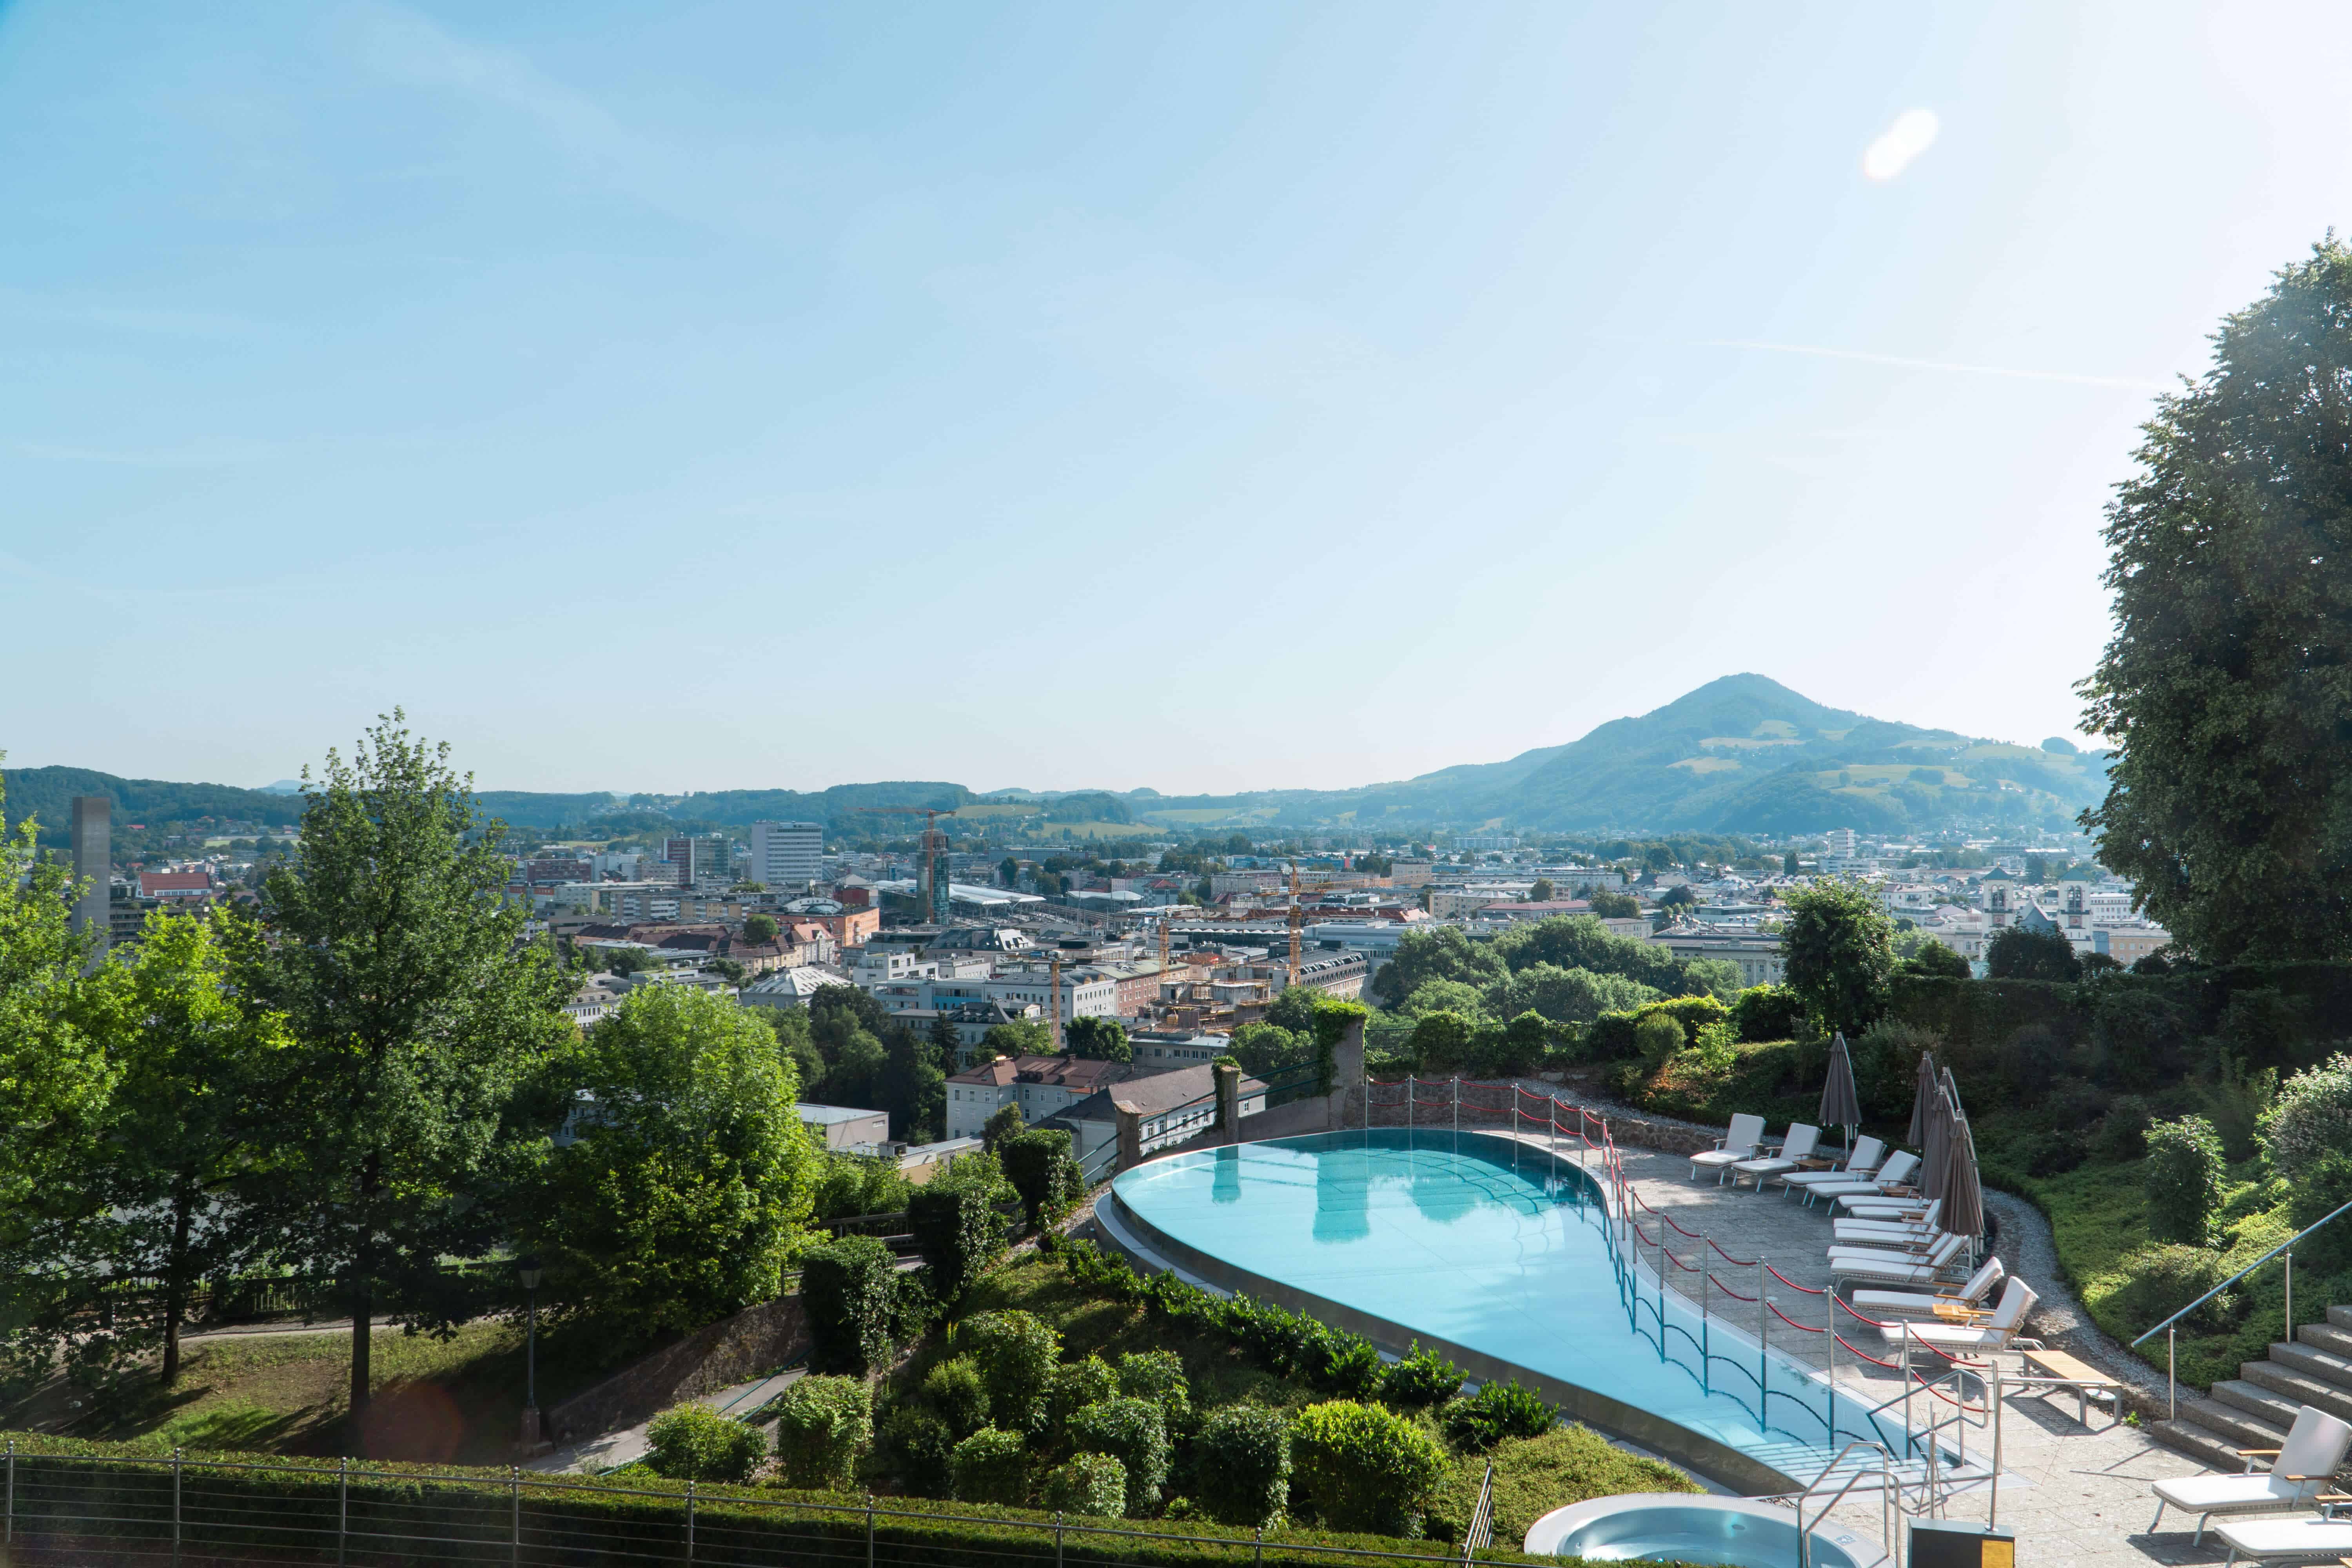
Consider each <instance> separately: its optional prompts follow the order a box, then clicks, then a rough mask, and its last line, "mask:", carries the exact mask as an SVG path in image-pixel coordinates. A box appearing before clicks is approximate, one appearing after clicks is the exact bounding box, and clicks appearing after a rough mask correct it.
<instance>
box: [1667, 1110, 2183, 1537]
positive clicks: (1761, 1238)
mask: <svg viewBox="0 0 2352 1568" xmlns="http://www.w3.org/2000/svg"><path fill="white" fill-rule="evenodd" d="M1623 1155H1624V1163H1625V1170H1626V1173H1627V1175H1628V1176H1630V1177H1631V1178H1632V1179H1633V1183H1634V1184H1635V1189H1636V1191H1637V1192H1638V1193H1639V1194H1640V1195H1641V1197H1642V1200H1643V1202H1644V1203H1646V1204H1648V1205H1651V1206H1652V1207H1654V1208H1655V1209H1657V1210H1660V1211H1663V1212H1664V1213H1665V1214H1667V1215H1671V1216H1672V1217H1673V1218H1674V1220H1675V1223H1676V1224H1678V1225H1680V1226H1684V1227H1685V1228H1686V1229H1688V1230H1691V1231H1694V1232H1697V1233H1698V1234H1700V1235H1702V1236H1705V1237H1709V1238H1710V1239H1712V1240H1713V1241H1715V1242H1717V1243H1719V1244H1721V1246H1722V1247H1724V1249H1725V1250H1727V1251H1728V1252H1730V1253H1731V1254H1732V1255H1733V1256H1734V1257H1736V1258H1742V1259H1751V1258H1759V1257H1760V1258H1763V1259H1764V1260H1765V1261H1767V1262H1769V1264H1771V1266H1772V1267H1773V1268H1777V1269H1779V1270H1780V1272H1781V1273H1782V1274H1785V1275H1787V1276H1788V1278H1789V1279H1790V1280H1793V1281H1795V1282H1796V1283H1797V1284H1799V1285H1805V1286H1811V1287H1813V1288H1815V1289H1821V1288H1823V1287H1826V1286H1827V1285H1828V1284H1829V1282H1830V1281H1829V1271H1828V1266H1827V1260H1826V1258H1825V1257H1824V1255H1823V1254H1824V1249H1825V1248H1826V1247H1827V1246H1828V1245H1829V1241H1830V1235H1831V1232H1830V1215H1829V1211H1828V1209H1827V1207H1826V1206H1822V1207H1817V1208H1811V1209H1809V1208H1806V1207H1805V1206H1804V1205H1803V1204H1802V1203H1801V1202H1800V1201H1798V1200H1796V1199H1793V1198H1790V1197H1787V1196H1785V1195H1783V1194H1781V1193H1780V1191H1779V1190H1777V1189H1775V1190H1772V1191H1769V1192H1766V1193H1764V1194H1760V1195H1759V1194H1758V1193H1757V1192H1756V1190H1755V1189H1754V1188H1753V1187H1752V1186H1751V1187H1741V1188H1738V1189H1734V1188H1732V1187H1731V1186H1729V1185H1722V1186H1717V1184H1715V1182H1714V1180H1713V1178H1712V1177H1711V1176H1701V1177H1700V1178H1699V1179H1698V1180H1696V1181H1693V1180H1691V1179H1690V1176H1689V1171H1690V1163H1689V1161H1688V1159H1687V1158H1686V1157H1685V1156H1680V1155H1675V1154H1667V1153H1661V1152H1655V1151H1652V1150H1646V1149H1626V1150H1624V1151H1623ZM2001 1213H2002V1217H2003V1234H2002V1236H2001V1237H2000V1242H1999V1243H1998V1244H1997V1245H1996V1246H1995V1247H1994V1250H1995V1251H1996V1252H1997V1253H1999V1254H2000V1258H2001V1261H2002V1262H2003V1263H2004V1264H2009V1265H2011V1267H2012V1271H2013V1272H2017V1273H2020V1274H2021V1275H2022V1276H2023V1278H2024V1279H2025V1280H2026V1283H2028V1284H2029V1285H2032V1287H2033V1288H2034V1289H2035V1290H2036V1291H2037V1292H2039V1293H2041V1294H2042V1296H2043V1297H2044V1298H2045V1299H2047V1300H2051V1301H2053V1303H2054V1304H2055V1306H2054V1309H2053V1313H2052V1314H2051V1316H2052V1317H2053V1318H2054V1319H2056V1320H2057V1321H2056V1323H2055V1324H2052V1323H2048V1322H2045V1321H2041V1320H2042V1314H2041V1313H2040V1312H2039V1311H2038V1310H2037V1314H2036V1316H2037V1321H2036V1322H2035V1323H2034V1324H2033V1325H2032V1327H2034V1328H2036V1329H2040V1330H2043V1331H2044V1332H2045V1334H2046V1333H2047V1332H2048V1331H2050V1330H2051V1329H2053V1328H2054V1327H2058V1326H2061V1325H2063V1329H2064V1330H2065V1331H2064V1332H2063V1335H2061V1336H2060V1337H2062V1338H2063V1340H2064V1341H2065V1342H2067V1345H2068V1348H2069V1349H2072V1350H2074V1351H2075V1352H2076V1353H2078V1354H2080V1353H2084V1352H2086V1351H2088V1350H2091V1349H2093V1348H2095V1347H2094V1346H2092V1345H2090V1344H2088V1343H2084V1342H2080V1339H2079V1335H2080V1334H2081V1333H2082V1332H2083V1331H2087V1332H2089V1333H2090V1334H2092V1335H2095V1333H2096V1331H2095V1330H2088V1329H2087V1325H2086V1324H2084V1323H2083V1322H2082V1321H2081V1319H2080V1316H2079V1311H2078V1310H2076V1309H2075V1308H2074V1306H2073V1298H2072V1296H2071V1294H2069V1293H2068V1292H2067V1291H2066V1290H2065V1289H2064V1288H2063V1285H2062V1284H2061V1283H2060V1282H2059V1281H2058V1280H2056V1279H2053V1278H2052V1277H2051V1274H2050V1268H2051V1262H2050V1259H2051V1254H2050V1252H2049V1250H2048V1247H2047V1244H2046V1243H2047V1238H2046V1234H2045V1235H2044V1236H2042V1237H2036V1236H2035V1235H2034V1234H2033V1227H2034V1226H2037V1225H2038V1224H2039V1216H2038V1215H2032V1211H2031V1210H2028V1209H2025V1208H2024V1205H2002V1208H2001ZM1643 1220H1644V1227H1645V1229H1647V1230H1648V1231H1649V1232H1650V1234H1651V1235H1652V1237H1655V1236H1656V1234H1657V1226H1656V1223H1655V1221H1654V1219H1653V1218H1651V1217H1650V1216H1648V1215H1644V1216H1643ZM2037 1240H2039V1241H2041V1243H2042V1245H2040V1246H2036V1245H2035V1243H2036V1241H2037ZM1667 1245H1668V1248H1669V1252H1670V1254H1671V1256H1672V1257H1673V1258H1676V1259H1680V1260H1682V1261H1684V1262H1690V1261H1694V1260H1695V1258H1694V1255H1695V1254H1696V1251H1697V1250H1698V1248H1699V1243H1698V1242H1696V1241H1694V1240H1690V1239H1687V1238H1685V1237H1682V1236H1680V1235H1678V1234H1672V1233H1670V1234H1669V1237H1668V1243H1667ZM1654 1257H1655V1248H1654V1247H1653V1246H1645V1247H1643V1260H1644V1262H1645V1263H1648V1262H1650V1260H1652V1259H1654ZM1668 1272H1669V1273H1670V1274H1672V1275H1673V1276H1674V1277H1675V1279H1676V1280H1677V1281H1678V1282H1680V1281H1691V1282H1692V1283H1691V1284H1689V1285H1687V1286H1684V1285H1680V1284H1679V1283H1678V1289H1684V1291H1685V1294H1688V1295H1692V1296H1694V1298H1695V1296H1696V1275H1693V1274H1689V1273H1685V1272H1684V1271H1683V1270H1681V1269H1677V1268H1671V1267H1670V1268H1669V1270H1668ZM1716 1278H1717V1279H1720V1280H1722V1281H1723V1282H1724V1283H1725V1284H1727V1285H1734V1286H1735V1287H1736V1288H1737V1289H1739V1290H1740V1291H1741V1293H1742V1294H1753V1293H1754V1288H1755V1286H1754V1281H1755V1271H1754V1270H1753V1269H1752V1268H1750V1269H1747V1270H1744V1271H1738V1270H1733V1269H1731V1268H1728V1267H1727V1266H1725V1267H1719V1268H1717V1273H1716ZM1768 1285H1769V1289H1771V1291H1772V1293H1773V1294H1774V1295H1776V1296H1777V1297H1779V1298H1780V1301H1779V1305H1780V1308H1781V1310H1783V1311H1785V1312H1787V1313H1788V1315H1789V1316H1790V1317H1791V1318H1793V1319H1795V1320H1796V1321H1799V1322H1801V1323H1807V1324H1818V1323H1820V1322H1821V1321H1822V1320H1823V1312H1822V1298H1820V1297H1817V1296H1806V1295H1803V1294H1801V1292H1799V1291H1795V1290H1792V1289H1789V1288H1787V1287H1785V1286H1783V1285H1781V1284H1780V1282H1779V1281H1775V1280H1768ZM1724 1305H1725V1306H1727V1307H1729V1308H1731V1309H1733V1310H1737V1311H1738V1313H1739V1314H1740V1317H1739V1320H1738V1321H1739V1323H1740V1326H1741V1327H1742V1328H1744V1329H1746V1330H1747V1331H1748V1332H1750V1333H1753V1331H1754V1326H1755V1320H1754V1318H1753V1317H1752V1316H1750V1315H1749V1314H1750V1313H1752V1311H1753V1309H1752V1308H1748V1307H1746V1306H1745V1305H1744V1304H1741V1303H1735V1302H1727V1303H1724ZM1840 1315H1841V1317H1843V1314H1840ZM1770 1327H1771V1336H1770V1337H1771V1343H1772V1347H1773V1348H1774V1349H1775V1350H1777V1351H1780V1352H1783V1353H1784V1354H1787V1355H1790V1356H1791V1357H1795V1358H1798V1359H1801V1360H1803V1361H1806V1362H1809V1363H1811V1364H1813V1365H1815V1366H1821V1365H1822V1364H1823V1363H1824V1358H1823V1355H1822V1348H1821V1347H1822V1344H1823V1343H1824V1340H1823V1337H1822V1336H1821V1335H1819V1334H1805V1333H1801V1332H1799V1331H1796V1330H1793V1329H1790V1328H1788V1327H1787V1326H1786V1325H1784V1324H1782V1323H1780V1321H1778V1320H1773V1321H1771V1324H1770ZM1853 1327H1854V1328H1861V1327H1862V1325H1853ZM1864 1332H1867V1330H1866V1329H1865V1330H1864ZM1845 1337H1846V1339H1847V1340H1848V1341H1849V1342H1851V1343H1853V1344H1857V1345H1862V1346H1864V1348H1866V1349H1867V1348H1871V1342H1870V1341H1868V1340H1865V1339H1863V1338H1862V1337H1860V1336H1859V1335H1858V1334H1856V1333H1855V1332H1853V1330H1852V1329H1849V1330H1848V1331H1847V1332H1846V1335H1845ZM2111 1348H2112V1347H2110V1349H2111ZM2000 1359H2001V1362H2002V1364H2003V1365H2004V1366H2005V1367H2007V1368H2009V1369H2010V1370H2011V1371H2019V1370H2021V1363H2020V1362H2019V1359H2018V1358H2017V1357H2015V1356H2004V1357H2002V1358H2000ZM2085 1359H2092V1358H2091V1357H2089V1356H2088V1355H2085ZM2099 1359H2100V1361H2101V1362H2102V1363H2105V1360H2106V1357H2105V1355H2102V1356H2101V1357H2100V1358H2099ZM1864 1372H1868V1373H1871V1374H1872V1375H1869V1376H1863V1375H1861V1374H1862V1373H1864ZM2144 1377H2145V1374H2144V1373H2143V1378H2144ZM1838 1384H1839V1386H1840V1387H1841V1388H1846V1387H1852V1388H1853V1389H1854V1390H1855V1391H1856V1394H1857V1395H1858V1396H1859V1397H1862V1398H1865V1399H1867V1400H1868V1401H1869V1402H1870V1403H1871V1404H1877V1403H1880V1402H1881V1401H1883V1400H1885V1399H1886V1398H1887V1397H1889V1396H1890V1395H1894V1394H1899V1393H1900V1385H1899V1384H1896V1382H1895V1379H1894V1378H1893V1376H1892V1374H1891V1373H1884V1372H1880V1371H1878V1370H1877V1369H1875V1368H1869V1367H1856V1366H1855V1365H1853V1363H1852V1362H1851V1361H1850V1360H1849V1359H1847V1358H1845V1357H1844V1356H1843V1352H1841V1356H1840V1364H1839V1367H1838ZM1979 1440H1981V1435H1976V1434H1972V1435H1971V1441H1970V1454H1971V1457H1972V1458H1973V1457H1974V1456H1975V1454H1976V1453H1977V1451H1978V1450H1977V1447H1976V1443H1977V1442H1978V1441H1979ZM2201 1468H2203V1467H2201V1466H2200V1465H2199V1464H2198V1463H2197V1461H2196V1460H2194V1459H2192V1458H2189V1456H2187V1455H2185V1454H2182V1453H2179V1452H2178V1451H2177V1450H2175V1449H2171V1448H2168V1447H2162V1446H2160V1445H2158V1444H2157V1443H2155V1442H2154V1441H2152V1440H2151V1439H2149V1438H2148V1437H2147V1436H2144V1435H2143V1433H2142V1432H2141V1431H2140V1430H2139V1429H2138V1428H2137V1427H2135V1426H2128V1425H2124V1424H2121V1423H2116V1422H2115V1420H2114V1413H2113V1412H2112V1411H2110V1410H2102V1409H2101V1408H2100V1407H2098V1406H2096V1405H2094V1406H2092V1408H2091V1412H2090V1426H2089V1427H2088V1428H2087V1429H2086V1428H2085V1427H2084V1426H2083V1425H2082V1424H2081V1423H2080V1422H2078V1421H2077V1420H2076V1417H2075V1405H2074V1397H2073V1396H2072V1395H2071V1394H2063V1393H2053V1394H2051V1395H2050V1396H2048V1397H2047V1398H2042V1397H2038V1396H2019V1395H2017V1394H2011V1396H2010V1397H2009V1398H2008V1399H2007V1400H2006V1401H2005V1402H2004V1418H2003V1421H2002V1427H2001V1474H2000V1483H1999V1487H1998V1492H1997V1496H1996V1492H1995V1489H1993V1488H1991V1487H1989V1486H1986V1485H1983V1484H1979V1485H1977V1486H1975V1487H1972V1488H1970V1489H1968V1490H1964V1491H1961V1492H1959V1493H1958V1495H1956V1496H1955V1497H1954V1498H1953V1499H1952V1500H1951V1502H1950V1504H1949V1506H1948V1509H1947V1510H1946V1511H1947V1514H1948V1517H1951V1518H1954V1519H1962V1520H1972V1521H1983V1520H1985V1519H1987V1518H1988V1516H1989V1515H1990V1514H1991V1513H1992V1512H1993V1510H1995V1509H1996V1507H1997V1509H1998V1517H1997V1519H1996V1521H1995V1522H1997V1523H1998V1524H1999V1525H2000V1527H2001V1528H2002V1529H2005V1530H2010V1531H2015V1532H2016V1535H2017V1538H2018V1547H2017V1549H2018V1561H2019V1563H2021V1564H2025V1563H2031V1564H2032V1565H2033V1568H2042V1565H2044V1564H2048V1565H2050V1568H2120V1565H2124V1564H2130V1565H2133V1568H2144V1565H2145V1564H2147V1563H2166V1564H2175V1563H2220V1562H2221V1561H2222V1560H2223V1559H2224V1557H2225V1556H2226V1555H2227V1553H2226V1552H2223V1551H2222V1550H2221V1548H2220V1547H2219V1546H2218V1545H2216V1544H2215V1543H2214V1542H2213V1538H2212V1537H2210V1536H2208V1537H2207V1542H2206V1545H2205V1546H2203V1547H2202V1548H2196V1549H2192V1548H2191V1547H2190V1546H2189V1537H2190V1533H2191V1530H2190V1527H2189V1526H2190V1523H2192V1522H2193V1521H2182V1519H2181V1517H2180V1516H2179V1514H2178V1513H2171V1514H2168V1515H2167V1516H2166V1519H2165V1524H2166V1526H2167V1528H2166V1529H2165V1530H2164V1531H2162V1532H2160V1533H2158V1534H2157V1535H2153V1536H2151V1535H2149V1534H2148V1533H2147V1523H2148V1520H2149V1519H2150V1517H2151V1516H2153V1515H2154V1513H2155V1512H2156V1502H2155V1499H2154V1498H2153V1497H2152V1496H2151V1495H2150V1493H2149V1491H2148V1483H2149V1482H2150V1481H2152V1480H2155V1479H2158V1478H2160V1477H2164V1476H2181V1475H2193V1474H2195V1473H2197V1472H2198V1471H2199V1470H2200V1469H2201ZM1833 1517H1835V1518H1836V1519H1837V1520H1838V1521H1840V1522H1842V1523H1844V1524H1846V1525H1847V1526H1848V1527H1849V1528H1853V1529H1855V1530H1857V1531H1862V1532H1864V1533H1866V1534H1867V1535H1869V1536H1870V1537H1872V1538H1874V1539H1875V1538H1876V1537H1877V1536H1878V1534H1879V1527H1880V1520H1881V1509H1880V1505H1879V1502H1878V1500H1877V1499H1876V1498H1874V1497H1873V1498H1871V1499H1868V1500H1863V1499H1850V1500H1848V1501H1846V1502H1845V1503H1843V1504H1841V1505H1840V1506H1839V1508H1838V1509H1837V1510H1836V1512H1835V1514H1834V1516H1833ZM2175 1526H2179V1528H2175Z"/></svg>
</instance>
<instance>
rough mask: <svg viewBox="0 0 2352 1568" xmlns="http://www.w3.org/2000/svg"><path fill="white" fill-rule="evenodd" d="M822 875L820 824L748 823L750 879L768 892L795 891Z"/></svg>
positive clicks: (817, 879) (822, 857) (822, 854)
mask: <svg viewBox="0 0 2352 1568" xmlns="http://www.w3.org/2000/svg"><path fill="white" fill-rule="evenodd" d="M823 878H824V825H823V824H821V823H814V822H755V823H753V824H751V880H753V881H755V882H760V883H763V884H765V885H766V887H767V889H768V890H769V891H771V892H782V891H784V890H786V889H793V890H797V889H802V888H805V887H807V886H808V884H810V883H811V882H814V881H819V880H822V879H823Z"/></svg>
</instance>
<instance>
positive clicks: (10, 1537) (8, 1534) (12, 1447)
mask: <svg viewBox="0 0 2352 1568" xmlns="http://www.w3.org/2000/svg"><path fill="white" fill-rule="evenodd" d="M5 1519H6V1523H5V1526H0V1529H5V1533H0V1541H14V1540H16V1438H14V1437H11V1438H9V1439H8V1504H7V1512H6V1515H5Z"/></svg>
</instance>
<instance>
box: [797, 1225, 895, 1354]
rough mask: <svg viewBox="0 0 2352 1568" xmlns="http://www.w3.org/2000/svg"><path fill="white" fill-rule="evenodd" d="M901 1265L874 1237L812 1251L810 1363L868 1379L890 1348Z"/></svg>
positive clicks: (805, 1276) (806, 1265) (806, 1296)
mask: <svg viewBox="0 0 2352 1568" xmlns="http://www.w3.org/2000/svg"><path fill="white" fill-rule="evenodd" d="M897 1286H898V1267H897V1262H896V1260H895V1259H894V1258H892V1257H891V1255H890V1249H889V1248H888V1247H885V1246H884V1245H883V1244H882V1243H881V1242H879V1241H877V1240H876V1239H875V1238H874V1237H870V1236H845V1237H841V1238H840V1239H839V1240H836V1241H829V1242H826V1243H825V1244H824V1245H823V1246H822V1247H814V1248H813V1249H811V1250H810V1252H809V1253H808V1254H807V1256H806V1257H805V1258H803V1260H802V1264H801V1304H802V1306H803V1309H804V1310H806V1311H807V1313H808V1325H809V1342H810V1348H809V1364H810V1365H811V1366H812V1367H814V1368H815V1369H816V1370H817V1371H819V1372H839V1373H850V1374H851V1375H853V1376H860V1375H863V1374H864V1373H865V1372H866V1369H867V1368H868V1367H869V1366H871V1365H872V1364H873V1363H876V1362H877V1361H880V1360H881V1359H882V1356H883V1353H884V1352H886V1351H887V1350H888V1349H889V1348H890V1330H891V1326H892V1316H893V1310H894V1305H895V1303H894V1300H893V1298H894V1296H895V1293H896V1290H897Z"/></svg>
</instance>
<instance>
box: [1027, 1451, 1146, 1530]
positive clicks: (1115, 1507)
mask: <svg viewBox="0 0 2352 1568" xmlns="http://www.w3.org/2000/svg"><path fill="white" fill-rule="evenodd" d="M1045 1506H1046V1507H1047V1508H1050V1509H1052V1510H1055V1512H1057V1513H1083V1514H1091V1515H1093V1516H1095V1517H1097V1518H1100V1519H1116V1518H1118V1516H1119V1515H1120V1514H1122V1513H1124V1512H1125V1511H1127V1467H1126V1466H1125V1465H1122V1464H1120V1463H1119V1462H1118V1459H1116V1458H1113V1457H1111V1456H1110V1455H1108V1454H1073V1455H1071V1456H1070V1458H1069V1459H1068V1461H1067V1462H1066V1463H1065V1464H1063V1465H1061V1466H1059V1467H1058V1468H1055V1470H1053V1471H1052V1472H1051V1473H1050V1474H1048V1475H1047V1476H1046V1477H1045Z"/></svg>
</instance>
